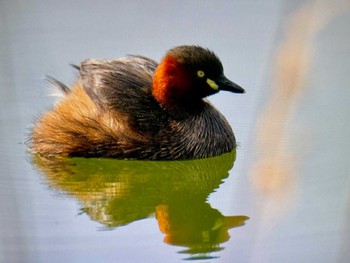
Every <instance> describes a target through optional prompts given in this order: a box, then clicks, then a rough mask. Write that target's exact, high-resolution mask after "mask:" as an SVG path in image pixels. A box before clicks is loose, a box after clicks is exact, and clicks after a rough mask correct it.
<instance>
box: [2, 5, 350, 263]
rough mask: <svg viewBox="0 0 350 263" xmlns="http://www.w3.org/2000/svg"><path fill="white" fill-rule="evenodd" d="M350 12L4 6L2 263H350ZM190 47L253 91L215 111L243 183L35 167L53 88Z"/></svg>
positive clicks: (217, 177) (194, 168)
mask: <svg viewBox="0 0 350 263" xmlns="http://www.w3.org/2000/svg"><path fill="white" fill-rule="evenodd" d="M347 2H348V1H345V0H344V1H341V0H339V1H321V0H320V1H294V3H293V4H292V3H290V1H286V0H284V1H283V0H271V1H215V2H214V1H167V2H164V1H135V2H131V1H99V2H98V3H97V2H95V1H74V2H72V1H1V2H0V147H1V151H0V171H1V172H0V262H84V263H85V262H181V261H183V260H184V259H189V258H192V259H193V258H197V259H198V260H199V262H346V261H347V260H348V258H349V257H350V254H349V250H348V245H349V243H350V238H349V237H350V229H349V224H348V221H349V219H350V195H349V194H350V192H349V187H350V166H349V162H348V156H350V150H349V149H350V145H349V140H348V135H349V134H350V120H349V116H350V108H349V103H350V89H349V86H350V78H349V70H350V27H349V26H348V25H349V24H350V7H349V4H348V3H347ZM298 10H299V11H298ZM300 10H301V11H300ZM303 14H304V16H303ZM305 14H306V15H305ZM288 21H292V22H290V23H291V24H292V26H287V25H286V23H288ZM293 21H294V22H293ZM298 21H300V24H298ZM305 29H307V30H305ZM179 44H200V45H203V46H207V47H209V48H211V49H213V50H214V51H215V52H216V53H217V55H218V56H219V57H220V58H221V60H222V62H223V65H224V68H225V74H226V76H227V77H229V78H230V79H232V80H234V81H235V82H237V83H238V84H240V85H241V86H242V87H244V88H245V89H246V91H247V93H246V94H244V95H237V94H227V93H220V94H218V95H215V96H213V97H212V98H210V100H211V101H212V102H213V104H214V105H215V106H216V107H217V108H219V109H220V111H221V112H222V113H223V114H224V115H225V116H226V117H227V119H228V121H229V122H230V124H231V125H232V126H233V128H234V131H235V134H236V137H237V139H238V141H239V145H240V146H239V147H238V149H237V153H236V161H235V162H234V167H233V168H232V169H231V168H230V167H231V165H232V162H233V160H232V158H233V157H232V156H231V157H227V156H226V157H225V156H224V157H219V159H214V161H213V160H204V161H203V162H199V163H196V162H194V163H193V162H189V163H182V162H180V163H176V164H172V163H166V164H162V163H156V164H154V165H153V164H146V165H145V164H143V163H137V162H136V163H135V164H134V163H128V162H127V163H124V162H118V161H116V162H107V161H106V162H105V161H103V160H102V161H101V160H90V161H89V160H87V161H86V160H85V161H84V160H72V161H74V162H75V165H74V166H72V167H74V169H73V170H74V171H73V175H74V176H72V175H69V173H67V172H63V170H62V167H65V166H66V165H67V164H64V165H62V164H61V165H59V166H58V168H57V169H56V170H55V169H52V165H47V164H45V163H41V164H40V163H39V165H32V163H31V158H30V156H29V155H28V154H27V152H26V149H27V146H26V145H25V142H26V140H27V135H28V133H29V130H30V127H31V125H32V123H33V121H34V120H35V118H36V116H37V115H38V114H39V113H41V112H43V111H45V110H47V109H48V108H50V107H52V106H53V105H54V101H55V98H54V97H50V96H48V94H50V92H51V90H50V88H49V85H48V83H46V82H45V81H44V80H43V77H44V76H45V74H49V75H52V76H53V77H55V78H57V79H59V80H61V81H63V82H65V83H67V84H70V83H72V82H73V81H74V78H75V72H74V69H72V68H71V67H70V66H69V63H79V62H80V61H81V60H84V59H86V58H115V57H121V56H124V55H126V54H141V55H146V56H149V57H152V58H154V59H157V60H159V59H160V58H161V57H162V56H163V55H164V52H165V51H166V50H167V49H169V48H170V47H173V46H175V45H179ZM277 54H280V55H279V56H277ZM295 58H296V60H294V59H295ZM293 65H296V66H293ZM285 94H287V95H285ZM230 158H231V159H230ZM162 165H165V166H162ZM68 167H71V166H69V165H68ZM177 175H179V176H177ZM162 176H163V177H162ZM240 216H247V217H249V218H250V219H249V220H246V221H245V225H244V226H241V224H242V222H243V221H244V220H243V219H245V218H243V217H240ZM180 252H182V253H180ZM205 258H207V259H205Z"/></svg>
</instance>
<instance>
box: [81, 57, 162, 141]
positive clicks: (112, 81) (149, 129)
mask: <svg viewBox="0 0 350 263" xmlns="http://www.w3.org/2000/svg"><path fill="white" fill-rule="evenodd" d="M156 67H157V63H156V62H155V61H154V60H151V59H149V58H146V57H141V56H128V57H126V58H121V59H115V60H85V61H83V62H82V63H81V65H80V75H81V81H82V84H83V87H84V90H85V92H86V93H87V94H88V95H89V96H90V98H91V99H92V101H94V103H95V104H96V105H98V106H99V107H100V108H101V109H106V108H108V109H112V110H115V111H116V112H117V113H118V114H123V115H124V116H128V121H129V125H131V126H132V127H133V128H135V129H137V130H141V131H142V132H145V133H152V134H153V133H156V132H157V131H158V130H159V129H160V128H161V127H162V126H163V125H165V123H166V121H167V120H166V119H167V118H166V114H164V112H163V110H162V109H161V107H160V106H159V104H158V103H157V101H156V100H155V99H154V97H153V95H152V91H151V86H152V77H153V73H154V71H155V69H156Z"/></svg>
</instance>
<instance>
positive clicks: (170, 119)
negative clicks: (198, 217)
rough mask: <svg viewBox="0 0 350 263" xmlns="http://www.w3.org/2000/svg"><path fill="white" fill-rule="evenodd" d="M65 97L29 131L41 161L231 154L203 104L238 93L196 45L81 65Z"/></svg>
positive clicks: (218, 121) (217, 118)
mask: <svg viewBox="0 0 350 263" xmlns="http://www.w3.org/2000/svg"><path fill="white" fill-rule="evenodd" d="M77 68H78V69H79V71H80V79H79V81H78V83H77V84H76V86H75V87H74V88H73V89H72V90H69V89H68V87H66V86H65V85H64V84H62V83H61V82H58V81H55V80H52V82H54V83H55V84H56V85H57V86H59V87H60V88H61V90H62V91H63V93H65V98H64V99H63V100H62V101H61V102H60V103H59V104H58V105H57V106H56V107H55V108H54V109H53V110H51V111H49V112H48V113H46V114H45V115H44V116H43V117H42V118H41V119H40V120H39V121H38V122H37V124H36V126H35V127H34V129H33V131H32V137H31V139H32V150H33V152H36V153H39V154H40V155H44V156H53V155H62V156H83V157H115V158H136V159H154V160H156V159H193V158H205V157H211V156H217V155H220V154H222V153H225V152H229V151H232V150H233V149H234V148H235V146H236V141H235V137H234V134H233V132H232V130H231V127H230V126H229V124H228V123H227V121H226V120H225V118H224V117H223V116H222V115H221V114H220V113H219V112H218V111H217V110H216V109H215V108H214V107H213V106H211V105H210V104H209V103H208V102H207V101H205V100H203V98H205V97H207V96H209V95H212V94H215V93H217V92H219V91H220V90H227V91H231V92H236V93H243V92H244V90H243V89H242V88H241V87H239V86H238V85H236V84H235V83H233V82H231V81H230V80H228V79H227V78H226V77H225V76H224V74H223V67H222V64H221V62H220V60H219V59H218V57H217V56H216V55H215V54H214V53H213V52H211V51H209V50H207V49H204V48H201V47H199V46H179V47H175V48H173V49H171V50H169V51H168V52H167V54H166V56H165V57H164V59H163V60H162V61H161V63H160V64H159V65H157V63H156V62H155V61H153V60H151V59H149V58H145V57H141V56H129V57H127V58H122V59H116V60H86V61H84V62H82V63H81V65H80V66H79V67H77Z"/></svg>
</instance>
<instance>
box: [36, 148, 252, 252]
mask: <svg viewBox="0 0 350 263" xmlns="http://www.w3.org/2000/svg"><path fill="white" fill-rule="evenodd" d="M234 159H235V152H234V151H233V152H231V153H227V154H223V155H220V156H217V157H213V158H207V159H196V160H186V161H166V162H162V161H128V160H113V159H98V158H93V159H85V158H52V159H48V158H41V157H40V156H36V158H34V159H33V160H34V163H35V164H36V165H37V167H38V168H39V169H40V170H41V171H42V172H43V173H44V174H45V175H46V179H47V183H48V185H50V187H51V188H53V189H56V190H59V191H60V192H62V193H65V194H68V195H70V196H72V197H74V198H75V199H77V200H78V201H79V202H80V203H81V205H82V211H83V212H84V213H85V214H87V215H89V217H90V218H91V219H92V220H94V221H97V222H99V223H101V224H103V225H104V227H105V228H106V229H112V228H115V227H121V226H123V225H126V224H130V223H132V222H134V221H136V220H141V219H143V218H147V217H151V216H153V215H154V214H156V218H157V221H158V225H159V228H160V230H161V231H162V232H163V233H164V234H165V235H166V237H165V238H164V241H165V242H166V243H168V244H172V245H178V246H185V247H187V248H188V250H187V251H184V253H187V254H193V255H197V254H203V253H205V254H208V253H210V252H213V251H217V250H218V249H222V247H220V244H221V243H223V242H225V241H227V240H228V239H229V233H228V230H229V229H230V228H233V227H237V226H240V225H242V224H243V223H244V221H245V220H246V219H247V217H245V216H225V215H222V214H221V213H220V212H219V211H218V210H216V209H214V208H212V207H211V206H210V204H208V203H207V201H206V200H207V198H208V196H209V194H210V193H211V192H213V191H214V189H217V188H218V187H219V186H220V184H221V183H222V182H223V179H225V178H226V177H227V176H228V171H229V170H230V169H231V168H232V165H233V162H234Z"/></svg>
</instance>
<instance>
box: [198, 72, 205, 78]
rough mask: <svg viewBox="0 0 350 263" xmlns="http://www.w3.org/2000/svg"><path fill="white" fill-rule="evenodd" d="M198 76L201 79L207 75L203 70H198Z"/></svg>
mask: <svg viewBox="0 0 350 263" xmlns="http://www.w3.org/2000/svg"><path fill="white" fill-rule="evenodd" d="M197 76H198V77H200V78H203V77H204V76H205V73H204V71H203V70H198V71H197Z"/></svg>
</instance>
